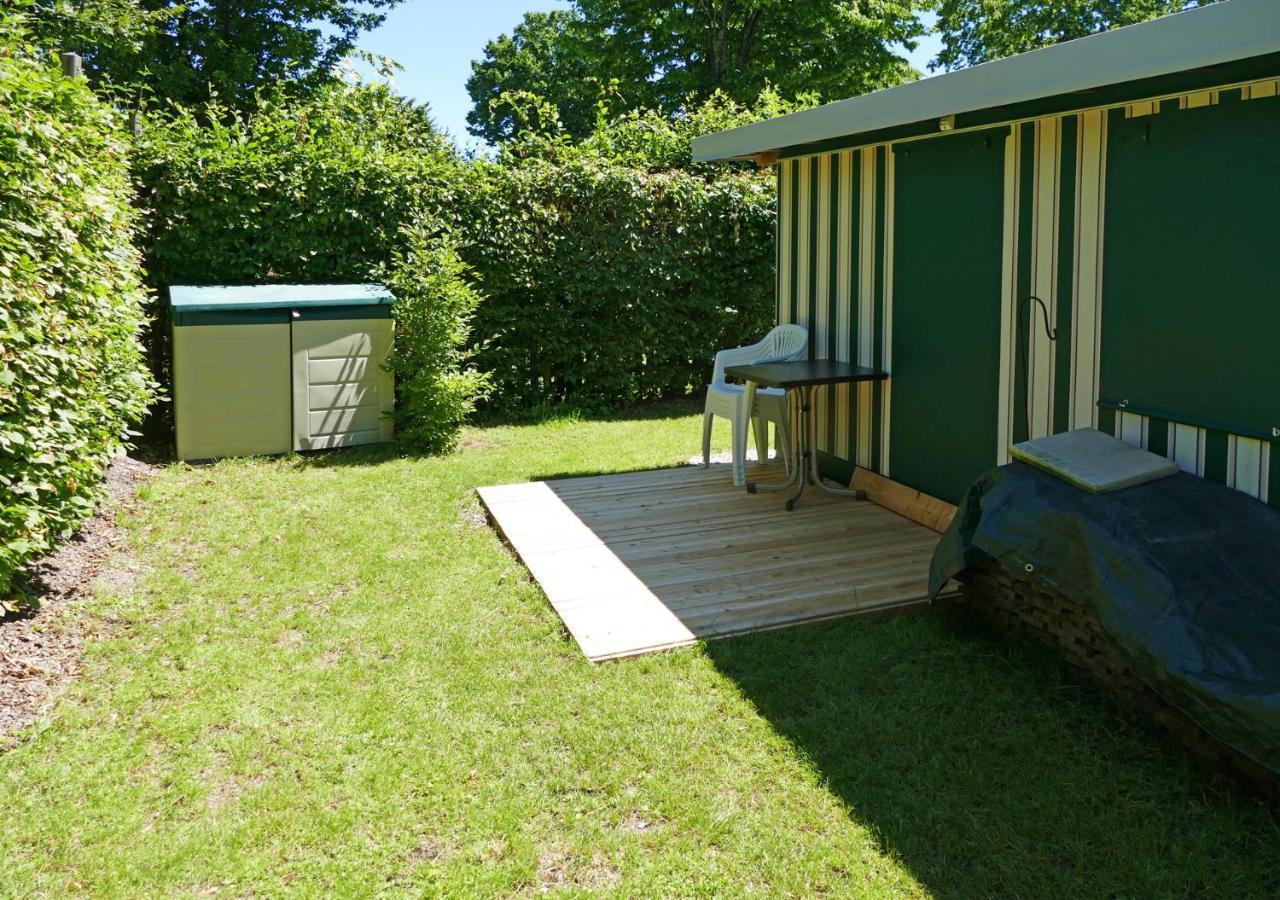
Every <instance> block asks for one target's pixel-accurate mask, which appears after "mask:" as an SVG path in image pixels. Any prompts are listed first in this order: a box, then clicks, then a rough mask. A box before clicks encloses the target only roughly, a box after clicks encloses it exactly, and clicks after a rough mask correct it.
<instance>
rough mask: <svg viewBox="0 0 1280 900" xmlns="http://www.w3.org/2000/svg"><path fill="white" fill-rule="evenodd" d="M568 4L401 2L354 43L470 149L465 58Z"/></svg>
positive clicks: (933, 48) (929, 45) (930, 49)
mask: <svg viewBox="0 0 1280 900" xmlns="http://www.w3.org/2000/svg"><path fill="white" fill-rule="evenodd" d="M568 6H569V3H568V2H567V0H469V2H468V0H461V2H459V0H453V2H439V0H405V2H404V3H402V4H401V5H400V6H398V7H396V8H395V9H393V10H392V11H391V12H390V13H389V14H388V16H387V21H386V23H385V24H384V25H383V26H382V27H381V28H379V29H378V30H377V31H374V32H372V33H370V34H367V35H365V36H364V37H363V38H362V39H361V41H360V47H361V49H363V50H368V51H369V52H371V53H377V54H381V55H383V56H390V57H391V58H392V59H394V60H396V61H397V62H399V63H400V65H402V66H404V71H402V72H399V73H397V74H396V76H395V79H394V84H395V87H396V90H398V91H399V92H400V93H402V94H405V95H407V96H409V97H412V98H414V99H415V100H418V101H420V102H423V103H428V104H430V105H431V110H432V112H433V113H434V115H435V118H436V121H437V122H438V123H439V124H440V125H441V126H443V127H444V128H445V129H447V130H448V131H449V133H450V134H452V135H453V136H454V138H455V139H456V140H457V141H458V143H459V145H460V146H463V147H468V146H470V147H476V146H479V143H478V141H476V139H475V138H472V137H471V136H470V135H468V134H467V111H468V110H469V109H471V98H470V97H468V96H467V88H466V82H467V77H468V76H469V75H470V74H471V61H472V60H473V59H479V58H480V57H481V56H482V55H483V53H484V45H485V44H486V43H487V42H488V41H490V40H491V39H493V38H495V37H497V36H498V35H499V34H502V33H504V32H506V33H508V34H509V33H510V32H511V29H513V28H514V27H515V26H516V25H517V24H519V22H520V20H521V18H523V17H524V14H525V13H526V12H531V11H534V10H540V11H545V10H550V9H563V8H566V7H568ZM937 49H938V42H937V39H936V38H934V37H932V36H929V37H928V38H926V39H925V40H923V41H921V42H920V46H919V47H917V49H916V51H915V52H914V53H912V54H910V57H909V58H910V60H911V62H912V64H913V65H914V66H915V67H916V68H917V69H919V70H921V71H922V72H923V71H926V69H925V66H926V64H927V63H928V61H929V60H930V59H932V58H933V57H934V56H935V55H936V53H937Z"/></svg>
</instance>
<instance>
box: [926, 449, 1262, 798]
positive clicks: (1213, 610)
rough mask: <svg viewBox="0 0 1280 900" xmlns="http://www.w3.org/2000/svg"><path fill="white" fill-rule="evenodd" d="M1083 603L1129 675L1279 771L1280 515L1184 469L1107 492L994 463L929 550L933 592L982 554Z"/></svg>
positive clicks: (1222, 738) (1017, 574) (1018, 465)
mask: <svg viewBox="0 0 1280 900" xmlns="http://www.w3.org/2000/svg"><path fill="white" fill-rule="evenodd" d="M988 559H993V560H996V561H998V562H999V563H1001V564H1002V565H1003V566H1004V568H1005V570H1006V571H1007V572H1008V573H1009V574H1010V575H1011V576H1012V577H1014V578H1026V579H1030V580H1031V581H1034V582H1036V583H1038V584H1040V585H1041V586H1043V587H1046V588H1049V589H1051V590H1054V591H1056V592H1057V593H1059V594H1061V595H1062V596H1063V597H1066V598H1067V599H1068V600H1071V601H1074V602H1076V603H1079V604H1081V605H1082V606H1083V607H1085V608H1087V609H1088V610H1089V611H1090V612H1092V613H1093V614H1094V615H1095V616H1096V617H1097V619H1098V621H1099V622H1100V623H1101V625H1102V627H1103V629H1104V630H1105V631H1106V632H1107V633H1108V634H1109V635H1110V636H1111V637H1112V638H1114V639H1115V642H1116V645H1117V648H1118V650H1119V651H1120V654H1121V655H1122V656H1123V657H1124V659H1125V660H1126V661H1127V662H1128V663H1129V665H1130V666H1131V667H1132V668H1133V671H1134V672H1135V674H1137V675H1138V677H1139V678H1141V679H1142V680H1143V681H1144V682H1146V683H1147V684H1148V685H1150V687H1151V688H1152V689H1154V690H1155V691H1156V693H1158V694H1159V695H1160V696H1161V697H1163V698H1164V699H1165V700H1166V701H1168V702H1169V703H1171V704H1172V705H1173V706H1175V707H1177V708H1178V709H1180V710H1181V711H1182V712H1184V713H1185V714H1186V715H1187V716H1188V717H1190V718H1191V719H1192V720H1193V721H1195V722H1196V723H1198V724H1199V725H1200V726H1201V727H1202V728H1204V729H1205V730H1206V731H1208V732H1209V733H1210V734H1212V735H1214V736H1215V737H1217V738H1218V739H1219V740H1220V741H1222V742H1223V743H1225V744H1226V745H1227V746H1229V747H1232V748H1233V749H1235V750H1236V751H1237V752H1239V753H1241V754H1242V755H1244V756H1246V757H1248V758H1250V759H1253V760H1254V761H1256V762H1258V763H1259V764H1261V765H1263V766H1264V767H1266V768H1268V769H1270V770H1271V771H1272V772H1275V773H1277V774H1280V511H1277V510H1275V509H1272V508H1271V507H1269V506H1267V505H1266V504H1264V503H1260V502H1259V501H1257V500H1255V499H1253V498H1252V497H1249V496H1247V495H1245V494H1243V493H1241V492H1239V491H1235V490H1231V489H1229V488H1227V487H1224V486H1223V485H1220V484H1216V483H1214V482H1210V481H1207V480H1204V479H1201V478H1196V477H1195V476H1193V475H1188V474H1185V473H1181V472H1180V473H1178V474H1177V475H1174V476H1172V477H1169V478H1162V479H1159V480H1157V481H1151V482H1148V483H1146V484H1140V485H1138V486H1136V487H1130V488H1126V489H1124V490H1120V491H1115V492H1113V493H1108V494H1092V493H1088V492H1085V491H1082V490H1078V489H1077V488H1074V487H1072V486H1071V485H1070V484H1068V483H1067V482H1065V481H1062V480H1060V479H1058V478H1055V477H1054V476H1052V475H1049V474H1047V473H1046V472H1043V471H1040V470H1038V469H1036V468H1033V467H1032V466H1028V465H1026V464H1025V463H1019V462H1014V463H1011V464H1009V465H1007V466H1000V467H998V468H995V469H991V470H990V471H988V472H987V473H986V474H985V475H983V476H982V477H980V478H979V479H978V480H977V481H976V482H974V484H973V485H971V486H970V488H969V490H968V492H967V493H966V494H965V496H964V498H963V499H962V501H961V503H960V506H959V509H958V510H957V513H956V517H955V519H954V520H953V521H952V523H951V527H950V528H948V529H947V532H946V533H945V534H944V535H943V537H942V540H941V542H940V543H939V544H938V548H937V550H936V551H935V552H934V556H933V562H932V566H931V569H930V573H929V577H930V596H931V597H937V595H938V593H939V591H941V590H942V588H943V586H944V585H945V584H946V583H947V581H948V579H950V578H952V577H953V576H955V575H958V574H960V573H961V572H963V571H964V570H965V569H966V568H968V567H969V566H971V565H974V564H976V563H978V562H980V561H984V560H988Z"/></svg>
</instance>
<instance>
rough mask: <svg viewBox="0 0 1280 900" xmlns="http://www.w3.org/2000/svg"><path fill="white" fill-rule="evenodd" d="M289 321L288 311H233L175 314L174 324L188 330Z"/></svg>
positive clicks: (201, 311) (175, 311)
mask: <svg viewBox="0 0 1280 900" xmlns="http://www.w3.org/2000/svg"><path fill="white" fill-rule="evenodd" d="M288 321H289V310H287V309H232V310H213V311H208V312H206V311H203V310H200V311H195V312H181V311H179V310H177V309H175V310H174V312H173V324H174V326H176V327H180V328H187V327H191V326H194V325H272V324H275V325H279V324H281V323H287V322H288Z"/></svg>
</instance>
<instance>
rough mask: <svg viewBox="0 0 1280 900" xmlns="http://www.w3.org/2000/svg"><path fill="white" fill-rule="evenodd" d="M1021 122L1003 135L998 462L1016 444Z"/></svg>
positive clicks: (997, 462) (997, 427)
mask: <svg viewBox="0 0 1280 900" xmlns="http://www.w3.org/2000/svg"><path fill="white" fill-rule="evenodd" d="M1018 130H1019V129H1018V126H1016V125H1015V126H1013V127H1012V128H1011V129H1010V130H1009V134H1008V136H1007V137H1006V138H1005V139H1004V237H1003V241H1004V246H1003V254H1002V259H1001V265H1000V296H1001V298H1002V302H1001V304H1000V399H999V404H1000V408H999V409H998V410H997V416H996V430H997V432H998V433H997V434H996V464H997V465H1004V464H1005V463H1007V462H1008V461H1009V447H1010V446H1012V444H1013V395H1014V392H1013V379H1014V368H1015V367H1014V356H1013V348H1014V343H1015V341H1016V337H1015V333H1016V329H1015V328H1014V323H1015V322H1016V321H1017V298H1016V296H1015V294H1016V292H1017V289H1018V287H1017V286H1018Z"/></svg>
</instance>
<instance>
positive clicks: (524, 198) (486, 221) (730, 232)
mask: <svg viewBox="0 0 1280 900" xmlns="http://www.w3.org/2000/svg"><path fill="white" fill-rule="evenodd" d="M458 193H459V203H460V208H461V211H462V215H461V221H460V224H459V229H460V231H461V232H462V233H463V234H464V235H465V240H464V242H463V245H462V246H463V249H462V253H463V256H464V258H466V260H467V261H468V262H469V263H470V264H471V266H472V267H473V268H474V269H475V271H476V272H477V273H478V274H479V277H480V283H481V285H482V287H483V290H484V294H485V298H486V299H485V300H484V302H483V303H482V304H481V305H480V307H479V310H478V312H477V315H476V322H475V328H474V330H473V340H474V341H475V343H476V347H477V356H476V362H477V365H478V366H479V367H480V369H481V370H483V371H485V372H488V373H490V374H491V375H492V378H493V395H492V403H493V406H494V408H495V410H496V411H499V412H502V413H507V414H520V413H522V412H525V411H528V410H530V409H537V408H541V407H546V406H568V407H572V408H576V409H580V410H585V411H600V410H607V409H614V408H617V407H621V406H625V405H627V404H632V403H636V402H640V401H646V400H653V399H658V398H665V397H673V396H682V395H684V394H685V393H686V392H688V391H689V390H695V391H696V390H697V389H698V388H700V386H701V385H704V384H705V383H706V380H707V378H708V377H709V376H710V374H711V363H712V357H713V356H714V355H715V351H716V350H717V349H718V348H720V347H725V346H733V345H737V344H740V343H747V342H750V341H751V340H756V339H758V338H759V336H760V334H761V333H762V332H763V331H765V330H767V329H768V327H769V325H770V323H771V320H772V317H773V297H774V280H773V258H774V257H773V250H772V242H773V227H774V217H775V211H774V192H773V186H772V184H771V182H769V181H768V180H767V179H762V178H760V177H758V176H756V175H753V174H744V173H723V174H721V175H720V177H718V178H715V179H712V180H708V179H705V178H703V177H700V176H698V175H695V174H689V173H686V172H681V171H672V172H658V173H654V172H648V171H645V170H643V169H638V168H633V167H631V166H629V165H625V164H620V163H617V162H614V161H612V160H610V159H607V158H603V157H600V156H597V155H595V154H591V153H573V154H569V155H568V156H567V158H562V159H554V160H550V161H549V160H546V159H543V158H540V157H530V158H527V159H524V160H506V161H502V162H494V163H480V164H477V165H476V166H474V167H473V168H472V169H470V170H469V171H468V172H467V175H466V177H465V179H464V181H463V188H462V190H460V191H459V192H458Z"/></svg>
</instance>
